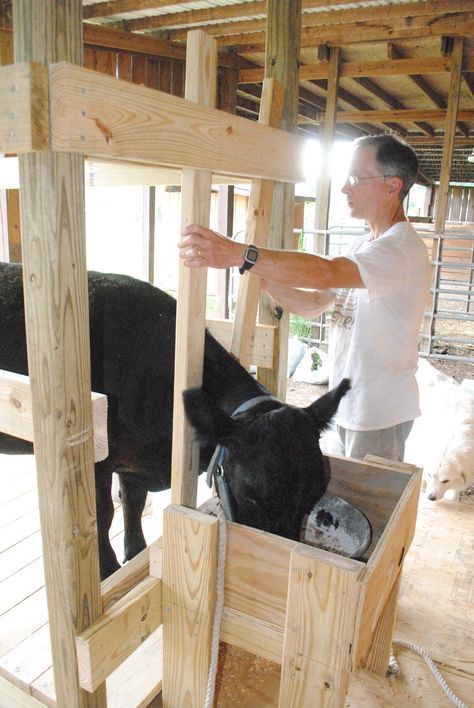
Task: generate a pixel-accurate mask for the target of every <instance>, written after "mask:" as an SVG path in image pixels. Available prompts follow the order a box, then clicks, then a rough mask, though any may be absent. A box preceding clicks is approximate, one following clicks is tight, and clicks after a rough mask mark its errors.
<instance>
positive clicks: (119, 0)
mask: <svg viewBox="0 0 474 708" xmlns="http://www.w3.org/2000/svg"><path fill="white" fill-rule="evenodd" d="M185 2H189V0H173V2H172V3H171V2H170V0H138V1H137V0H109V1H108V2H97V3H93V4H92V5H86V6H85V7H84V19H86V20H90V19H95V18H97V17H110V16H111V15H118V14H121V13H124V12H136V11H137V10H148V9H150V10H157V9H159V8H161V7H167V6H168V5H170V4H173V5H183V4H184V3H185Z"/></svg>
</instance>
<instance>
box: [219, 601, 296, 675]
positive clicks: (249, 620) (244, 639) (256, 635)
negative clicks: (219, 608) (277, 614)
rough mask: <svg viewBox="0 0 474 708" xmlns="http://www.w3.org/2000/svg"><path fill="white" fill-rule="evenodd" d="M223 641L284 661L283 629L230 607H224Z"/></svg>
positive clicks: (270, 659) (252, 652)
mask: <svg viewBox="0 0 474 708" xmlns="http://www.w3.org/2000/svg"><path fill="white" fill-rule="evenodd" d="M221 641H222V642H225V643H226V644H230V645H231V646H234V647H239V648H241V649H245V651H248V652H250V653H251V654H256V655H257V656H262V657H263V658H264V659H268V660H269V661H274V662H276V663H277V664H281V662H282V652H283V629H282V628H281V627H276V626H275V625H274V624H271V623H270V622H264V621H263V620H257V619H255V617H251V616H250V615H245V614H243V613H242V612H237V611H236V610H231V609H230V608H228V607H224V615H223V617H222V626H221Z"/></svg>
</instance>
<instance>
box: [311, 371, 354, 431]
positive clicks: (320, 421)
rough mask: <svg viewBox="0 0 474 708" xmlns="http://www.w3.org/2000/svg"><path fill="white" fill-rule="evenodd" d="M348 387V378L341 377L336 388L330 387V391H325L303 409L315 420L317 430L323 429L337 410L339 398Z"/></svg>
mask: <svg viewBox="0 0 474 708" xmlns="http://www.w3.org/2000/svg"><path fill="white" fill-rule="evenodd" d="M350 387H351V382H350V380H349V379H342V381H341V383H340V384H339V386H337V388H333V389H331V391H328V392H327V393H325V394H324V396H321V398H318V399H317V400H316V401H314V403H312V404H311V405H310V406H308V407H307V408H306V409H305V410H306V411H307V412H308V413H309V414H310V415H311V416H312V418H313V419H314V420H315V421H316V423H317V425H318V429H319V430H324V428H326V427H327V426H328V425H329V423H330V421H331V418H332V417H333V416H334V415H335V413H336V411H337V408H338V406H339V403H340V401H341V398H342V397H343V396H345V394H346V393H347V392H348V390H349V389H350Z"/></svg>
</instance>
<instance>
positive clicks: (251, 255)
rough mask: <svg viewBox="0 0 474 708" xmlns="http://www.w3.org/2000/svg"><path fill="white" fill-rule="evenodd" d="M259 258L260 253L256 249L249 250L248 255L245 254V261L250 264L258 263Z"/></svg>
mask: <svg viewBox="0 0 474 708" xmlns="http://www.w3.org/2000/svg"><path fill="white" fill-rule="evenodd" d="M257 258H258V251H257V250H255V249H253V248H252V249H250V248H249V249H247V253H246V254H245V260H246V261H249V263H252V264H254V263H256V262H257Z"/></svg>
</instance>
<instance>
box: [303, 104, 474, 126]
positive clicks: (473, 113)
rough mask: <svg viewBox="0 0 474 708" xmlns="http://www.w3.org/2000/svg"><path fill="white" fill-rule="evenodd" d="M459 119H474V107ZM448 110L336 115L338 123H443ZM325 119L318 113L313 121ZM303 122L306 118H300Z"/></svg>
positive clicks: (364, 112) (405, 110) (461, 114)
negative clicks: (419, 121) (421, 121)
mask: <svg viewBox="0 0 474 708" xmlns="http://www.w3.org/2000/svg"><path fill="white" fill-rule="evenodd" d="M457 115H458V119H459V120H467V121H472V120H473V119H474V109H464V110H460V111H458V114H457ZM446 117H447V110H441V109H436V108H429V109H411V108H405V109H403V110H395V109H393V110H391V111H385V110H382V111H380V110H373V111H338V113H337V116H336V121H337V122H338V123H362V122H373V123H384V122H386V121H388V120H395V121H401V122H408V123H414V122H415V121H417V120H428V121H430V122H433V123H442V122H445V121H446ZM323 119H324V114H318V115H316V116H315V119H314V121H313V122H315V123H319V122H320V121H321V120H323ZM300 120H301V122H302V123H304V122H305V119H304V118H303V119H300Z"/></svg>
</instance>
